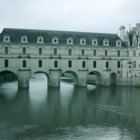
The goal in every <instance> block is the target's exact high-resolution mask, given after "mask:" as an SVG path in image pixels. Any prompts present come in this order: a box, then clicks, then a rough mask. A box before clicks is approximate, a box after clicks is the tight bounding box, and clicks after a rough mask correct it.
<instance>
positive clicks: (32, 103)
mask: <svg viewBox="0 0 140 140" xmlns="http://www.w3.org/2000/svg"><path fill="white" fill-rule="evenodd" d="M87 90H88V89H85V88H74V87H67V86H66V87H65V86H62V87H61V88H60V89H51V88H49V89H48V91H47V92H46V91H45V92H44V91H40V92H37V91H36V93H35V92H34V91H33V90H31V91H29V90H19V91H18V94H17V95H16V96H15V98H13V99H12V100H10V101H8V99H7V103H8V105H7V106H9V107H8V109H10V111H13V112H15V113H14V114H13V115H12V117H17V116H18V117H19V118H23V119H28V120H29V121H30V122H34V121H36V120H38V119H39V120H40V121H41V122H45V123H46V124H47V126H69V125H84V124H85V125H86V124H99V125H100V124H101V125H102V124H108V125H118V124H119V125H123V126H125V125H126V126H127V125H130V126H131V125H137V126H139V121H137V120H138V118H139V117H140V116H139V113H138V112H139V111H138V109H139V101H138V99H139V98H140V97H139V96H140V95H139V94H138V93H139V91H138V89H135V88H134V89H132V88H127V89H126V88H123V87H122V88H116V87H115V88H113V87H112V88H107V87H102V88H97V89H96V90H93V92H91V91H90V92H88V91H87ZM31 92H32V93H31ZM43 92H44V93H43ZM132 93H133V94H132ZM0 96H1V94H0ZM5 96H6V95H5ZM0 104H2V102H1V103H0ZM134 107H135V110H134V109H133V108H134ZM7 111H8V110H7ZM136 121H137V124H136Z"/></svg>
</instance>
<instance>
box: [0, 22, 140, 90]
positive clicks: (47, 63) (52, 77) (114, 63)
mask: <svg viewBox="0 0 140 140" xmlns="http://www.w3.org/2000/svg"><path fill="white" fill-rule="evenodd" d="M6 72H10V73H12V74H14V75H15V76H17V79H18V86H19V88H29V78H30V77H31V74H33V73H36V72H41V73H45V74H46V76H47V77H48V86H49V87H59V86H60V77H61V76H62V75H63V74H64V73H71V74H72V77H73V79H74V85H75V86H80V87H86V83H87V81H88V80H91V81H93V84H96V85H102V86H110V85H117V86H140V23H137V24H136V27H134V28H132V29H130V31H125V27H124V26H121V27H120V28H119V35H117V34H108V33H90V32H71V31H53V30H31V29H12V28H4V29H3V31H2V32H1V33H0V81H1V82H3V81H4V76H3V75H4V74H6Z"/></svg>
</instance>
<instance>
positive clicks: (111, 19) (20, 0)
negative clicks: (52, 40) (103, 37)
mask: <svg viewBox="0 0 140 140" xmlns="http://www.w3.org/2000/svg"><path fill="white" fill-rule="evenodd" d="M137 22H140V1H139V0H133V1H132V0H0V31H2V29H3V28H5V27H10V28H32V29H46V30H69V31H88V32H111V33H117V30H118V28H119V26H120V25H125V26H126V28H128V27H129V24H130V25H131V26H135V24H136V23H137Z"/></svg>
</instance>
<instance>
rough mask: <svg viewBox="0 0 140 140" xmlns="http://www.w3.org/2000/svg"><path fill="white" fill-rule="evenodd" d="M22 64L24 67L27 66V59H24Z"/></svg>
mask: <svg viewBox="0 0 140 140" xmlns="http://www.w3.org/2000/svg"><path fill="white" fill-rule="evenodd" d="M22 66H23V68H26V60H23V62H22Z"/></svg>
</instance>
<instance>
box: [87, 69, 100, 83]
mask: <svg viewBox="0 0 140 140" xmlns="http://www.w3.org/2000/svg"><path fill="white" fill-rule="evenodd" d="M101 80H102V75H101V73H100V72H98V71H90V72H89V73H88V75H87V84H94V85H101Z"/></svg>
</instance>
